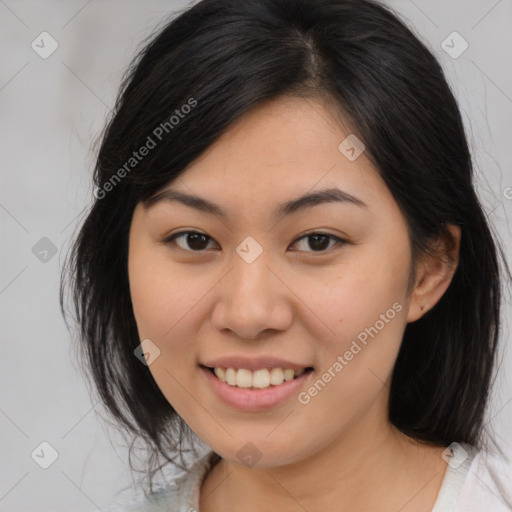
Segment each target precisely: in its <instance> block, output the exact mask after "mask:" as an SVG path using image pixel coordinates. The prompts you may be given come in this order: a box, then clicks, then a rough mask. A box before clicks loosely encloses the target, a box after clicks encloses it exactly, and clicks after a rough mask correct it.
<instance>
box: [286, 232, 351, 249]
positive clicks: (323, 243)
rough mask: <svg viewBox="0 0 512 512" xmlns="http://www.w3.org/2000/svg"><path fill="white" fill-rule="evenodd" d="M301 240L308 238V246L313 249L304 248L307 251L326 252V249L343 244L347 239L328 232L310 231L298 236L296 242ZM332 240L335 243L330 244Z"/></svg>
mask: <svg viewBox="0 0 512 512" xmlns="http://www.w3.org/2000/svg"><path fill="white" fill-rule="evenodd" d="M301 240H307V244H306V246H307V247H308V248H309V249H311V250H307V249H302V250H306V252H326V250H328V249H332V248H333V247H334V246H336V245H337V244H338V245H339V244H341V245H343V244H345V243H346V242H345V240H342V239H341V238H339V237H337V236H334V235H329V234H327V233H308V234H307V235H304V236H302V237H300V238H298V239H297V240H296V242H295V243H297V242H300V241H301ZM331 242H334V244H333V245H331V246H329V244H330V243H331Z"/></svg>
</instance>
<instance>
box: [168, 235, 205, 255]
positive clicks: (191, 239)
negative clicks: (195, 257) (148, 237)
mask: <svg viewBox="0 0 512 512" xmlns="http://www.w3.org/2000/svg"><path fill="white" fill-rule="evenodd" d="M177 240H182V242H181V243H178V242H177ZM209 240H213V239H212V238H211V237H209V236H208V235H205V234H204V233H200V232H198V231H180V232H179V233H174V235H171V236H170V237H167V238H166V239H165V240H164V241H163V242H164V243H165V244H176V245H177V246H178V247H180V249H183V250H185V251H192V252H201V251H204V249H206V248H207V246H208V241H209Z"/></svg>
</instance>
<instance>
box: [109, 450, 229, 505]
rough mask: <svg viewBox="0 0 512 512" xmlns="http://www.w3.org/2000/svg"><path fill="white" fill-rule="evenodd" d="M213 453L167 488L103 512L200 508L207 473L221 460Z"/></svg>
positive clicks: (198, 461)
mask: <svg viewBox="0 0 512 512" xmlns="http://www.w3.org/2000/svg"><path fill="white" fill-rule="evenodd" d="M219 458H220V457H219V456H218V455H217V454H216V453H214V452H213V451H210V452H208V453H207V454H206V455H204V456H203V457H201V458H200V459H198V460H197V461H196V462H195V463H194V464H193V465H192V467H191V468H190V469H189V471H187V472H186V473H184V474H183V475H181V476H180V477H178V478H175V479H174V480H173V481H172V482H170V483H169V484H167V485H166V486H165V487H161V488H160V489H158V490H156V491H155V492H153V493H152V494H149V495H147V496H140V497H138V498H136V499H132V500H126V501H117V502H115V503H113V504H111V505H110V506H109V507H107V508H104V509H103V512H169V510H172V511H173V512H190V511H192V510H197V509H198V508H199V491H200V488H201V483H202V480H203V478H204V476H205V474H206V472H207V471H208V470H209V469H210V468H211V467H212V466H213V465H214V464H215V463H216V462H217V461H218V460H219Z"/></svg>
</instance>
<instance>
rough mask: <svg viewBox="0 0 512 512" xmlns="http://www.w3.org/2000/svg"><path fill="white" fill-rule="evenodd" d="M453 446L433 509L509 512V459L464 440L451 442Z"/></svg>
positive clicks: (511, 481)
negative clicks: (480, 449)
mask: <svg viewBox="0 0 512 512" xmlns="http://www.w3.org/2000/svg"><path fill="white" fill-rule="evenodd" d="M450 448H453V449H452V450H451V456H449V457H448V459H447V462H448V466H447V469H446V474H445V477H444V480H443V483H442V485H441V489H440V490H439V494H438V497H437V501H436V504H435V506H434V508H433V512H462V511H463V512H490V511H492V512H510V511H511V510H512V478H511V475H512V467H511V465H510V461H509V460H507V459H505V458H504V457H502V456H499V455H496V454H491V453H489V452H486V451H478V450H477V449H476V448H475V447H473V446H471V445H468V444H465V443H461V444H458V443H452V445H450Z"/></svg>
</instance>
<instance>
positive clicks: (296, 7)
mask: <svg viewBox="0 0 512 512" xmlns="http://www.w3.org/2000/svg"><path fill="white" fill-rule="evenodd" d="M282 95H291V96H296V97H301V98H304V99H308V98H323V99H327V100H328V102H329V103H328V104H329V105H331V108H332V113H333V115H337V116H339V117H340V119H343V120H344V122H347V123H348V124H349V125H350V126H351V129H352V131H353V133H355V134H356V135H357V137H358V138H359V139H361V140H362V141H363V142H364V144H365V146H366V151H365V154H366V155H367V156H368V157H369V158H370V160H371V161H372V163H373V164H374V165H375V167H376V169H377V171H378V172H379V173H380V175H381V176H382V178H383V180H384V181H385V183H386V185H387V186H388V188H389V190H390V191H391V193H392V195H393V197H394V198H395V200H396V202H397V204H398V205H399V207H400V209H401V211H402V213H403V214H404V216H405V218H406V221H407V225H408V230H409V234H410V241H411V247H412V253H413V262H414V263H417V262H418V261H419V259H420V258H421V257H422V256H424V255H425V254H427V253H428V250H429V247H430V242H431V241H432V240H433V239H435V238H436V237H439V236H440V235H442V234H443V233H445V232H446V226H447V224H455V225H457V226H460V227H461V230H462V239H461V244H460V256H459V265H458V268H457V270H456V272H455V274H454V277H453V280H452V283H451V285H450V287H449V288H448V290H447V291H446V293H445V294H444V296H443V297H442V299H441V300H440V301H439V302H438V303H437V304H436V306H435V307H434V308H433V309H432V310H431V311H429V312H428V314H426V315H425V316H424V317H422V318H421V319H420V320H418V321H416V322H414V323H412V324H409V325H408V326H407V328H406V330H405V333H404V337H403V342H402V345H401V349H400V352H399V355H398V358H397V361H396V364H395V367H394V371H393V375H392V382H391V389H390V402H389V418H390V421H391V422H392V423H393V425H395V426H396V427H397V428H398V429H399V430H401V431H402V432H404V433H405V434H407V435H409V436H411V437H413V438H416V439H418V440H423V441H426V442H428V443H432V444H435V445H440V446H441V445H448V444H450V443H451V442H466V443H470V444H472V445H474V446H480V444H481V442H482V425H483V419H484V413H485V409H486V404H487V400H488V394H489V389H490V383H491V378H492V374H493V368H494V366H495V357H496V350H497V342H498V338H499V331H500V304H501V293H502V291H501V286H500V285H501V278H500V266H499V255H500V252H501V249H500V247H499V245H498V243H497V241H496V240H495V238H494V236H493V234H492V233H491V229H490V227H489V225H488V222H487V220H486V216H485V213H484V211H483V208H482V206H481V204H480V202H479V200H478V197H477V195H476V192H475V188H474V176H473V166H472V159H471V155H470V151H469V148H468V143H467V140H466V135H465V131H464V126H463V122H462V119H461V114H460V111H459V108H458V105H457V102H456V100H455V98H454V95H453V93H452V91H451V90H450V87H449V85H448V84H447V81H446V79H445V76H444V74H443V71H442V69H441V67H440V65H439V63H438V61H437V60H436V58H435V56H434V55H433V54H432V53H431V51H430V50H429V49H428V48H427V47H426V46H425V45H424V44H423V43H422V42H421V41H420V40H419V39H418V38H417V37H416V36H415V35H414V34H413V32H412V31H411V30H410V29H409V28H408V27H407V26H406V25H405V24H404V23H403V22H402V21H401V20H400V19H399V18H398V16H396V15H395V14H394V13H393V12H392V11H391V10H390V9H389V8H387V7H385V6H383V5H381V4H379V3H377V2H374V1H368V0H366V1H362V0H244V1H242V2H241V1H239V0H203V1H200V2H198V3H196V4H195V5H193V6H192V7H191V8H189V9H187V10H185V11H183V12H181V13H180V14H179V15H178V16H176V17H173V19H171V20H170V21H168V22H166V24H165V26H164V27H163V28H161V29H159V30H158V32H157V33H156V34H153V35H152V36H151V37H150V39H149V40H148V41H147V42H145V45H144V47H143V49H142V50H141V51H140V53H139V54H138V55H137V56H136V57H135V59H134V60H133V62H132V63H131V65H130V67H129V69H128V71H127V73H126V75H125V78H124V79H123V82H122V85H121V88H120V90H119V94H118V97H117V100H116V104H115V108H114V110H113V112H112V114H111V117H110V119H109V121H108V123H107V125H106V126H105V129H104V131H103V133H102V135H101V144H100V146H99V151H98V155H97V160H96V165H95V169H94V182H95V186H96V192H95V199H94V201H93V204H92V206H91V208H90V210H89V211H88V214H87V217H86V218H85V220H84V222H83V223H82V225H81V227H80V231H79V233H78V236H77V237H76V240H75V241H74V244H73V246H72V248H71V251H70V253H69V254H68V260H67V262H66V266H65V268H64V271H63V276H62V283H61V307H62V309H63V312H64V313H65V311H64V295H65V291H66V290H69V291H70V292H71V295H72V302H73V306H74V311H75V312H76V321H77V323H78V326H79V338H80V347H81V349H82V355H83V357H84V361H85V363H86V364H87V367H88V371H89V372H90V375H91V376H92V379H93V381H94V383H95V385H96V388H97V391H98V393H99V396H100V397H101V399H102V400H103V402H104V404H105V406H106V408H107V410H108V411H109V412H110V413H111V415H112V416H113V418H115V419H116V420H118V421H119V422H120V423H121V424H122V425H123V426H124V427H125V428H126V430H127V431H128V432H130V433H131V434H135V435H136V436H140V437H141V438H142V439H143V440H144V441H145V442H146V443H147V444H148V446H149V447H150V449H151V450H152V454H153V456H156V455H158V456H163V458H164V461H171V462H174V463H176V464H177V462H176V460H175V458H174V457H173V456H171V453H172V452H173V451H178V452H179V451H180V450H181V446H182V444H181V443H182V440H183V439H184V438H185V437H186V436H187V435H188V434H189V433H190V432H188V433H187V426H186V424H185V423H184V422H183V421H182V419H181V418H180V417H179V415H178V414H177V412H176V411H175V410H174V409H173V408H172V406H171V405H170V404H169V402H168V401H167V400H166V398H165V397H164V395H163V394H162V392H161V391H160V389H159V388H158V386H157V385H156V383H155V381H154V379H153V378H152V376H151V373H150V371H149V369H148V368H147V367H146V366H145V365H143V364H141V363H140V361H139V360H138V359H137V358H136V357H135V356H134V349H135V348H136V347H137V346H138V345H139V343H140V340H139V338H138V332H137V327H136V323H135V319H134V314H133V310H132V304H131V299H130V289H129V282H128V272H127V259H128V233H129V227H130V223H131V218H132V214H133V211H134V208H135V206H136V205H137V204H138V203H139V202H140V201H144V200H146V199H147V198H149V197H150V196H151V195H153V194H154V193H155V192H156V191H158V190H159V189H161V188H162V187H164V186H165V185H167V184H168V183H170V182H171V181H172V180H174V179H175V178H176V177H178V176H179V175H180V173H182V172H183V171H184V169H185V168H186V167H187V166H188V165H189V164H190V163H191V162H193V161H194V160H195V159H196V158H197V157H199V155H201V154H202V153H203V152H204V151H205V150H206V149H207V148H209V147H210V146H211V145H212V144H213V143H214V142H215V141H216V140H217V139H218V138H219V137H220V136H221V135H222V134H223V133H225V132H226V131H227V130H228V129H229V128H230V126H231V125H232V124H233V123H234V122H235V121H236V120H238V119H240V118H241V117H242V116H244V115H245V114H247V113H248V112H249V111H250V110H251V109H253V108H255V107H256V106H259V105H261V104H263V103H264V102H266V101H269V100H271V99H274V98H277V97H279V96H282ZM185 105H188V107H187V108H185V107H184V106H185ZM180 113H181V115H180ZM172 116H174V118H173V117H172ZM150 140H151V141H152V142H153V143H154V144H150V142H149V141H150ZM143 145H147V146H153V147H152V148H151V150H150V151H149V152H148V154H147V155H146V156H145V157H144V158H140V159H136V158H135V157H134V151H137V150H138V149H139V148H140V147H141V146H143ZM501 256H502V259H503V262H504V264H505V267H506V260H505V258H504V257H503V253H502V252H501ZM506 269H507V272H509V271H508V267H506ZM507 275H508V276H510V273H508V274H507ZM152 460H153V461H154V460H155V457H153V459H152ZM153 470H154V468H153ZM151 471H152V470H151V469H150V470H149V474H150V475H151V474H152V473H151ZM150 486H151V478H150Z"/></svg>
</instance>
